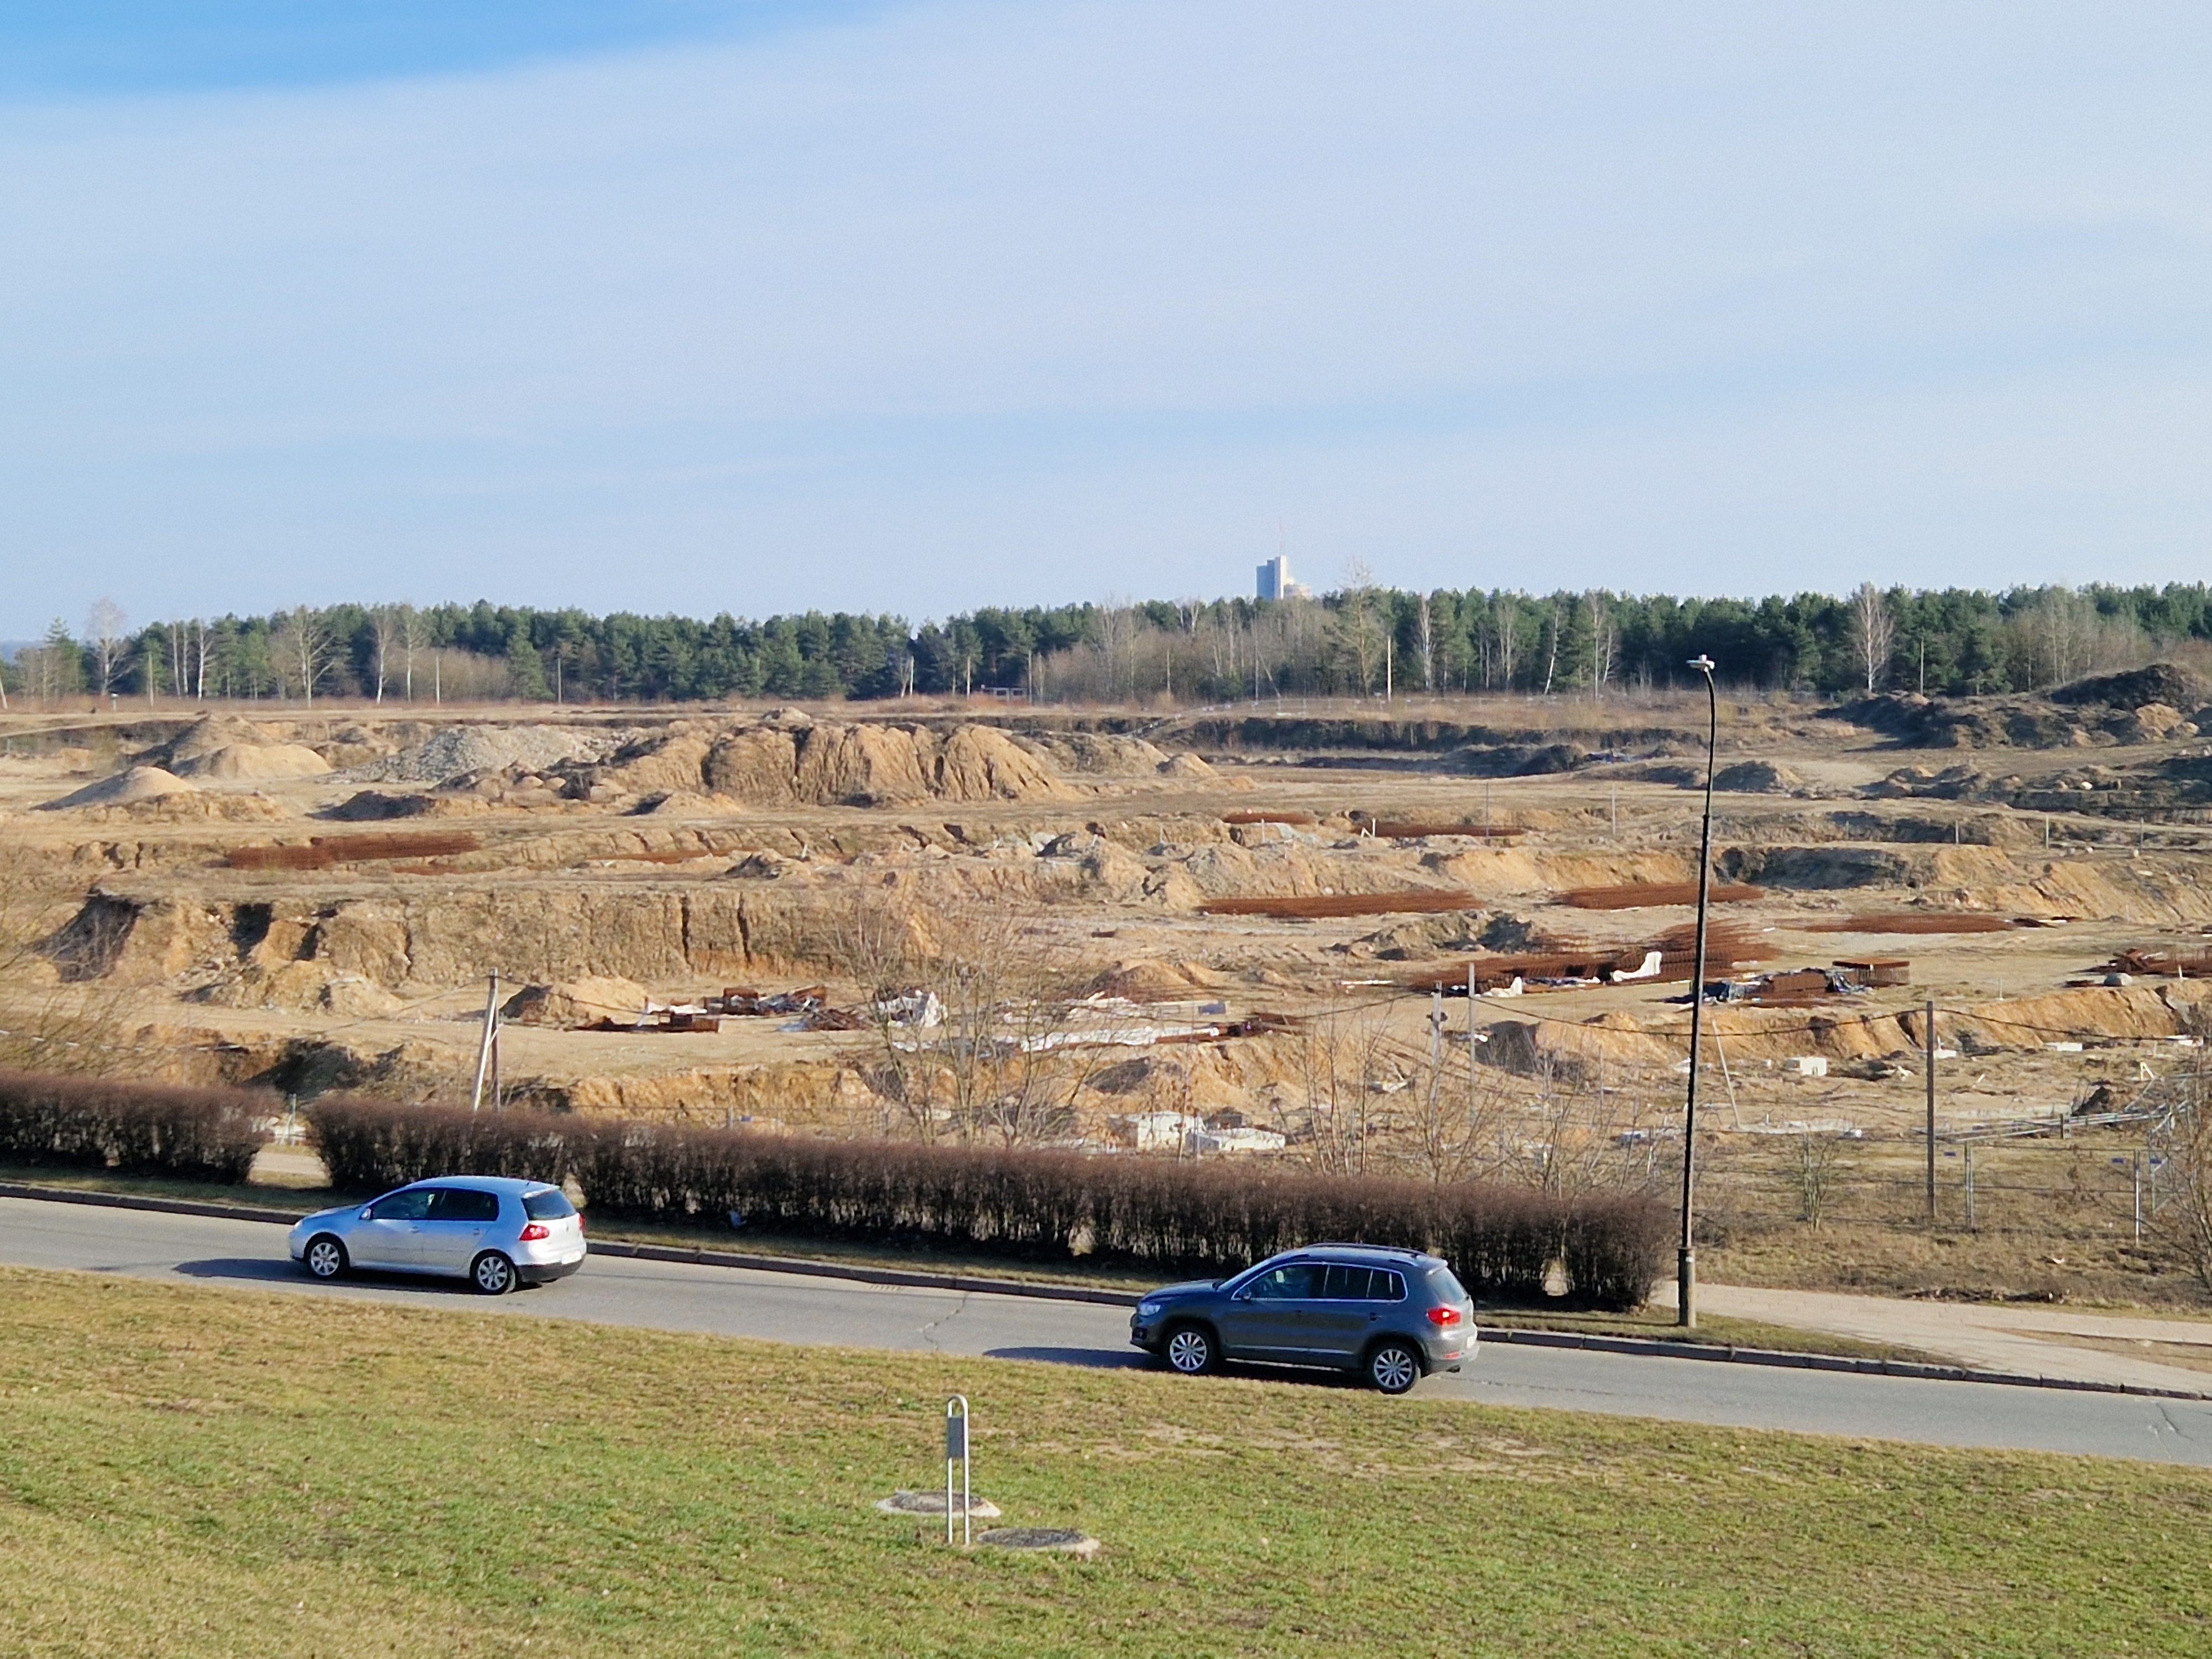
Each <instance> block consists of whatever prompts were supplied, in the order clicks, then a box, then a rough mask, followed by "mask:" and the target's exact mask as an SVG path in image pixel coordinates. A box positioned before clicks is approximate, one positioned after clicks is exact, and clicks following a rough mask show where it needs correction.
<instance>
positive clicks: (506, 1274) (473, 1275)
mask: <svg viewBox="0 0 2212 1659" xmlns="http://www.w3.org/2000/svg"><path fill="white" fill-rule="evenodd" d="M469 1278H470V1279H471V1280H472V1281H474V1283H475V1285H476V1287H477V1289H478V1290H480V1291H483V1293H484V1294H485V1295H486V1296H505V1295H506V1294H507V1292H508V1291H511V1290H513V1288H514V1263H513V1262H512V1261H508V1260H507V1258H506V1257H505V1256H503V1255H501V1254H500V1253H499V1252H498V1251H497V1250H486V1251H485V1252H484V1253H483V1255H480V1256H478V1257H477V1261H476V1266H474V1267H471V1268H470V1269H469Z"/></svg>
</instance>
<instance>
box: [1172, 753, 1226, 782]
mask: <svg viewBox="0 0 2212 1659" xmlns="http://www.w3.org/2000/svg"><path fill="white" fill-rule="evenodd" d="M1159 771H1160V775H1161V776H1162V777H1164V778H1218V777H1219V776H1220V775H1221V774H1219V773H1218V772H1217V771H1215V770H1214V769H1212V767H1211V766H1209V765H1207V764H1206V763H1205V762H1204V761H1202V760H1200V758H1199V757H1197V756H1195V755H1177V756H1176V757H1174V758H1173V759H1171V760H1166V761H1163V762H1161V763H1160V769H1159Z"/></svg>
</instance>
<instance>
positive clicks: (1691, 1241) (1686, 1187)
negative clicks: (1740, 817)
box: [1674, 656, 1721, 1331]
mask: <svg viewBox="0 0 2212 1659" xmlns="http://www.w3.org/2000/svg"><path fill="white" fill-rule="evenodd" d="M1690 666H1691V667H1692V668H1694V669H1696V670H1697V671H1699V673H1700V674H1703V675H1704V676H1705V823H1704V827H1703V828H1702V829H1700V830H1699V835H1698V948H1697V954H1696V956H1695V957H1694V958H1693V959H1692V963H1691V968H1690V1091H1689V1098H1688V1100H1687V1102H1686V1103H1685V1104H1684V1107H1683V1110H1682V1242H1681V1245H1680V1249H1678V1250H1677V1251H1676V1252H1675V1256H1674V1292H1675V1295H1674V1310H1675V1311H1674V1322H1675V1323H1676V1324H1677V1325H1680V1327H1681V1328H1683V1329H1684V1330H1686V1331H1690V1330H1695V1329H1696V1328H1697V1327H1698V1248H1697V1243H1696V1241H1695V1238H1694V1237H1693V1236H1692V1227H1693V1225H1694V1217H1695V1211H1694V1209H1693V1208H1692V1204H1693V1200H1695V1198H1696V1195H1697V1176H1698V1055H1699V1044H1700V1039H1701V1038H1702V1037H1703V1036H1704V1028H1705V904H1706V896H1707V893H1708V892H1709V890H1710V889H1711V880H1712V867H1713V752H1714V750H1715V748H1716V747H1717V744H1718V743H1719V739H1720V732H1721V702H1720V693H1719V692H1718V691H1717V690H1714V688H1713V659H1711V657H1706V656H1697V657H1692V658H1691V659H1690Z"/></svg>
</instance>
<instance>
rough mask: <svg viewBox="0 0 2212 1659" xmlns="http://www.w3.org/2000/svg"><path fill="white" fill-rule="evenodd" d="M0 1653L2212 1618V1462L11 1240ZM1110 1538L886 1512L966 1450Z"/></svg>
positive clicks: (1820, 1640) (1142, 1641)
mask: <svg viewBox="0 0 2212 1659" xmlns="http://www.w3.org/2000/svg"><path fill="white" fill-rule="evenodd" d="M0 1306H4V1307H5V1309H6V1310H7V1314H6V1318H5V1320H4V1321H0V1652H4V1653H7V1654H9V1655H15V1654H108V1653H113V1654H130V1655H133V1656H139V1655H148V1654H155V1655H160V1654H191V1655H196V1656H197V1655H204V1654H216V1655H228V1654H238V1655H252V1656H278V1655H293V1654H322V1655H332V1656H340V1655H343V1656H354V1655H364V1656H366V1655H380V1654H410V1655H412V1654H424V1655H432V1654H435V1655H440V1656H444V1655H449V1654H458V1653H470V1654H502V1655H503V1654H531V1655H538V1654H560V1655H590V1654H619V1655H623V1656H626V1659H629V1656H638V1659H642V1656H655V1655H671V1656H677V1655H681V1656H695V1655H709V1654H712V1655H726V1654H866V1655H871V1656H875V1655H904V1654H933V1653H945V1654H978V1655H981V1654H1002V1653H1003V1654H1018V1655H1021V1656H1023V1659H1044V1656H1058V1655H1070V1656H1073V1655H1091V1654H1106V1653H1128V1654H1146V1655H1151V1654H1161V1655H1173V1656H1186V1655H1198V1654H1225V1655H1226V1654H1237V1655H1243V1654H1255V1655H1269V1654H1332V1655H1341V1654H1370V1653H1372V1654H1390V1655H1398V1654H1429V1653H1461V1652H1476V1653H1484V1654H1500V1655H1573V1656H1580V1655H1591V1654H1595V1655H1604V1654H1635V1655H1638V1656H1650V1655H1669V1654H1717V1653H1731V1654H1733V1653H1741V1652H1757V1653H1785V1654H1820V1655H1859V1654H1863V1655H1880V1656H1885V1659H1887V1656H1898V1655H1917V1654H1929V1655H1937V1654H1941V1655H1953V1654H1960V1653H1972V1654H1976V1655H1984V1654H1988V1655H1998V1654H2050V1655H2064V1656H2069V1659H2070V1656H2079V1655H2090V1654H2094V1655H2107V1654H2118V1653H2122V1652H2127V1653H2170V1654H2191V1655H2196V1654H2202V1653H2203V1652H2205V1651H2207V1650H2208V1648H2212V1584H2208V1583H2207V1581H2206V1577H2205V1575H2204V1573H2203V1561H2204V1559H2205V1558H2206V1555H2207V1553H2208V1552H2212V1482H2208V1480H2206V1479H2205V1477H2204V1476H2203V1474H2201V1473H2197V1472H2191V1471H2182V1470H2172V1469H2166V1468H2157V1467H2154V1466H2148V1465H2140V1466H2139V1465H2133V1464H2125V1463H2117V1462H2098V1461H2092V1460H2075V1459H2066V1458H2058V1457H2048V1456H2027V1455H1995V1454H1988V1453H1965V1452H1938V1451H1930V1450H1925V1449H1915V1448H1907V1447H1900V1446H1893V1445H1875V1444H1865V1443H1851V1442H1844V1441H1826V1440H1817V1439H1806V1438H1797V1437H1789V1436H1783V1435H1774V1434H1754V1433H1747V1432H1746V1433H1737V1432H1731V1431H1715V1430H1710V1429H1702V1428H1694V1427H1686V1426H1682V1425H1668V1424H1651V1423H1638V1422H1631V1421H1624V1420H1607V1419H1598V1418H1586V1417H1575V1416H1569V1415H1564V1414H1554V1413H1537V1412H1525V1411H1501V1410H1494V1409H1489V1408H1486V1407H1476V1406H1470V1405H1468V1404H1465V1403H1463V1402H1456V1401H1443V1400H1435V1399H1424V1398H1421V1397H1419V1396H1418V1395H1417V1396H1415V1397H1413V1398H1412V1399H1408V1400H1403V1401H1387V1400H1383V1399H1382V1398H1380V1397H1378V1396H1376V1395H1368V1394H1364V1393H1358V1392H1355V1391H1353V1390H1351V1389H1344V1388H1336V1387H1328V1386H1316V1385H1301V1384H1283V1383H1260V1382H1249V1381H1236V1380H1229V1381H1218V1382H1211V1381H1210V1382H1206V1383H1195V1384H1194V1383H1187V1382H1184V1381H1182V1380H1180V1379H1176V1378H1173V1377H1169V1376H1158V1375H1152V1374H1147V1373H1142V1372H1125V1371H1087V1370H1077V1369H1073V1368H1060V1367H1048V1366H1044V1365H1036V1364H1019V1363H1015V1362H1010V1361H990V1360H957V1361H956V1360H951V1359H941V1358H925V1357H915V1356H907V1355H890V1354H863V1353H824V1352H813V1351H807V1350H802V1349H797V1348H787V1347H778V1346H769V1345H763V1344H753V1343H744V1342H734V1341H724V1340H713V1339H708V1338H701V1337H689V1336H679V1335H661V1334H653V1333H648V1332H641V1331H635V1330H627V1329H614V1328H604V1327H595V1326H591V1325H586V1324H581V1323H570V1322H562V1321H559V1320H553V1319H537V1318H529V1317H502V1316H494V1315H487V1314H481V1313H472V1312H456V1311H442V1310H441V1311H432V1310H419V1309H412V1308H394V1307H391V1306H387V1305H385V1304H366V1303H353V1302H344V1301H338V1300H323V1299H319V1298H317V1299H310V1298H307V1297H299V1296H289V1295H284V1294H280V1293H270V1292H240V1291H218V1290H210V1289H201V1288H197V1287H173V1286H168V1285H152V1284H141V1283H137V1282H135V1281H129V1280H120V1279H104V1278H97V1277H93V1276H88V1275H76V1274H57V1273H33V1272H28V1271H21V1270H6V1271H0ZM954 1389H959V1390H961V1391H963V1392H965V1393H967V1394H968V1395H970V1396H971V1397H972V1398H973V1400H974V1401H975V1413H976V1431H977V1432H976V1458H977V1466H978V1481H977V1487H978V1490H979V1492H982V1493H984V1494H986V1495H987V1496H989V1497H990V1498H993V1499H994V1500H995V1501H996V1502H997V1503H998V1504H1000V1506H1001V1507H1002V1508H1004V1509H1005V1510H1006V1512H1007V1520H1008V1521H1009V1522H1013V1523H1023V1524H1048V1525H1049V1524H1060V1525H1074V1526H1079V1527H1081V1528H1085V1529H1086V1530H1088V1531H1090V1532H1091V1533H1092V1534H1095V1535H1097V1537H1099V1538H1100V1539H1102V1540H1103V1541H1104V1544H1105V1548H1104V1551H1103V1553H1102V1554H1101V1555H1100V1556H1099V1557H1098V1559H1096V1560H1094V1561H1091V1562H1089V1563H1082V1562H1077V1561H1073V1560H1067V1559H1038V1558H1034V1557H1008V1556H1005V1555H1000V1554H995V1553H983V1552H978V1553H974V1554H963V1553H958V1552H957V1551H949V1550H947V1549H946V1548H945V1547H944V1545H943V1544H942V1542H941V1541H939V1538H938V1536H937V1534H934V1533H933V1531H932V1529H931V1528H929V1527H928V1526H927V1524H926V1523H918V1522H913V1521H909V1520H902V1519H893V1518H891V1517H889V1516H881V1515H878V1514H876V1513H874V1512H873V1510H872V1507H871V1506H872V1504H873V1502H874V1500H875V1499H877V1498H880V1497H883V1496H884V1495H886V1494H888V1493H889V1492H891V1491H892V1490H893V1489H894V1488H895V1487H897V1486H927V1485H929V1484H931V1482H932V1481H933V1480H934V1479H935V1478H936V1477H937V1474H938V1471H939V1466H938V1464H937V1462H936V1460H937V1456H938V1449H939V1443H940V1442H939V1410H940V1407H941V1402H942V1400H943V1397H944V1395H945V1394H946V1393H948V1392H950V1391H951V1390H954Z"/></svg>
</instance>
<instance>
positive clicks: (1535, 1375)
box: [0, 1199, 2212, 1465]
mask: <svg viewBox="0 0 2212 1659" xmlns="http://www.w3.org/2000/svg"><path fill="white" fill-rule="evenodd" d="M0 1263H6V1264H8V1265H9V1266H15V1267H60V1268H73V1269H76V1270H79V1271H84V1272H91V1273H125V1274H128V1275H130V1276H131V1277H133V1278H139V1279H175V1280H183V1281H186V1282H190V1283H195V1284H200V1285H217V1286H223V1285H230V1286H237V1287H240V1288H246V1289H254V1290H277V1291H288V1292H290V1293H292V1294H295V1295H300V1296H343V1297H358V1298H362V1299H366V1300H371V1301H383V1302H402V1303H405V1304H410V1305H411V1306H416V1307H433V1308H446V1309H450V1310H456V1311H462V1312H468V1313H481V1314H486V1315H490V1316H502V1317H531V1316H554V1317H559V1318H568V1319H583V1320H590V1321H593V1322H599V1323H604V1324H611V1325H636V1326H647V1327H651V1328H654V1329H659V1330H672V1331H701V1332H706V1333H709V1334H714V1335H720V1336H742V1337H753V1338H758V1339H761V1340H767V1341H771V1342H798V1343H809V1344H816V1345H835V1346H845V1347H855V1348H879V1349H899V1350H908V1351H913V1352H927V1351H935V1352H942V1353H948V1354H982V1355H987V1356H990V1357H992V1358H1000V1359H1027V1360H1035V1361H1042V1362H1045V1363H1048V1364H1066V1365H1108V1366H1121V1365H1137V1364H1146V1363H1147V1362H1146V1360H1145V1358H1144V1357H1143V1356H1142V1355H1140V1354H1139V1353H1137V1352H1135V1351H1133V1349H1131V1348H1130V1347H1129V1346H1128V1321H1127V1314H1126V1313H1124V1312H1122V1311H1121V1310H1118V1309H1115V1308H1109V1307H1101V1306H1097V1305H1095V1304H1087V1303H1079V1302H1054V1301H1048V1300H1045V1299H1042V1298H1040V1297H1011V1296H981V1295H972V1294H969V1295H963V1294H962V1293H959V1292H957V1291H926V1290H907V1289H902V1288H898V1287H894V1286H889V1285H861V1284H856V1283H853V1282H850V1281H846V1280H840V1279H816V1278H800V1277H795V1276H793V1275H789V1274H783V1273H752V1272H746V1271H742V1270H738V1269H732V1268H726V1267H693V1266H689V1265H685V1264H683V1263H677V1262H658V1261H631V1260H627V1259H624V1258H621V1257H615V1256H602V1257H599V1258H596V1259H594V1260H592V1261H588V1262H586V1264H585V1267H584V1268H583V1270H582V1271H581V1272H580V1273H577V1274H576V1275H575V1277H574V1278H573V1279H565V1280H563V1281H562V1282H561V1283H560V1284H557V1285H548V1286H546V1287H544V1288H543V1289H540V1290H535V1291H522V1292H520V1293H518V1294H516V1295H513V1296H507V1297H500V1298H498V1299H497V1300H494V1299H492V1298H489V1297H478V1296H476V1295H473V1294H472V1293H471V1292H470V1291H467V1290H466V1289H465V1287H463V1286H461V1285H459V1282H458V1281H456V1282H455V1283H454V1284H453V1285H451V1286H450V1287H448V1286H447V1285H443V1284H441V1283H440V1282H438V1281H431V1280H416V1279H402V1278H397V1277H393V1278H388V1279H374V1280H366V1281H364V1280H348V1281H343V1282H341V1283H339V1284H337V1285H317V1284H314V1283H312V1282H311V1281H309V1280H308V1279H307V1277H306V1276H305V1275H304V1273H301V1270H300V1269H299V1268H298V1267H295V1265H294V1264H293V1263H292V1262H291V1261H289V1259H288V1258H287V1256H286V1255H285V1252H284V1233H283V1229H281V1228H278V1227H275V1226H271V1225H268V1224H267V1223H264V1222H253V1221H225V1220H217V1219H214V1218H206V1217H200V1216H180V1215H165V1214H159V1213H152V1212H139V1211H133V1210H111V1209H103V1208H99V1207H95V1206H88V1205H76V1204H49V1203H41V1202H39V1201H37V1200H28V1199H0ZM1255 1374H1257V1373H1255ZM1272 1375H1273V1376H1276V1377H1279V1378H1280V1379H1281V1380H1282V1382H1283V1383H1284V1385H1285V1386H1288V1387H1308V1388H1310V1387H1322V1388H1328V1387H1346V1386H1349V1384H1347V1383H1340V1382H1336V1381H1334V1380H1333V1379H1329V1378H1327V1377H1321V1378H1319V1379H1318V1380H1316V1379H1314V1378H1312V1377H1310V1376H1309V1375H1307V1374H1301V1373H1292V1372H1275V1373H1272ZM1191 1386H1192V1387H1194V1388H1204V1387H1206V1386H1208V1385H1207V1384H1206V1383H1202V1382H1200V1383H1192V1384H1191ZM1415 1397H1417V1398H1433V1399H1460V1400H1470V1401H1479V1402H1481V1403H1484V1404H1488V1405H1505V1406H1534V1407H1548V1408H1551V1409H1554V1410H1562V1411H1582V1412H1601V1413H1609V1414H1613V1415H1618V1416H1626V1417H1650V1418H1662V1419H1674V1420H1677V1421H1682V1422H1693V1423H1713V1424H1722V1425H1730V1426H1735V1427H1741V1428H1754V1429H1789V1430H1793V1431H1798V1432H1801V1433H1808V1434H1832V1435H1843V1436H1848V1437H1852V1438H1859V1439H1890V1440H1907V1441H1918V1442H1923V1443H1930V1444H1936V1445H1947V1446H1982V1447H1993V1448H2008V1449H2016V1450H2022V1451H2054V1452H2081V1453H2089V1454H2093V1455H2102V1456H2108V1457H2132V1458H2142V1459H2148V1460H2152V1461H2155V1462H2168V1463H2195V1464H2205V1465H2212V1404H2206V1403H2198V1402H2195V1401H2180V1400H2157V1399H2148V1398H2142V1397H2138V1396H2133V1395H2099V1394H2076V1393H2070V1392H2064V1391H2060V1390H2054V1389H2024V1388H2008V1387H2002V1386H1999V1385H1995V1384H1990V1383H1932V1382H1919V1381H1914V1380H1911V1379H1908V1378H1904V1377H1881V1376H1849V1375H1844V1374H1839V1373H1834V1372H1822V1371H1799V1370H1771V1369H1768V1368H1765V1367H1762V1366H1753V1365H1733V1364H1717V1363H1715V1362H1713V1361H1710V1360H1695V1359H1653V1358H1642V1357H1640V1356H1632V1355H1623V1354H1603V1353H1588V1352H1580V1351H1577V1350H1573V1349H1560V1348H1534V1347H1519V1346H1502V1345H1501V1346H1484V1347H1483V1348H1482V1349H1481V1350H1480V1352H1479V1354H1478V1356H1477V1358H1476V1359H1475V1360H1474V1364H1471V1365H1470V1366H1468V1369H1467V1370H1465V1371H1463V1372H1461V1373H1460V1374H1458V1375H1456V1376H1453V1375H1443V1376H1433V1377H1431V1378H1429V1379H1428V1380H1427V1381H1425V1382H1424V1383H1422V1384H1421V1386H1420V1388H1419V1389H1418V1390H1417V1391H1416V1396H1415ZM1375 1407H1376V1410H1378V1411H1382V1410H1389V1409H1391V1406H1390V1402H1388V1401H1383V1399H1382V1398H1380V1397H1379V1396H1377V1397H1376V1400H1375Z"/></svg>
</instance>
